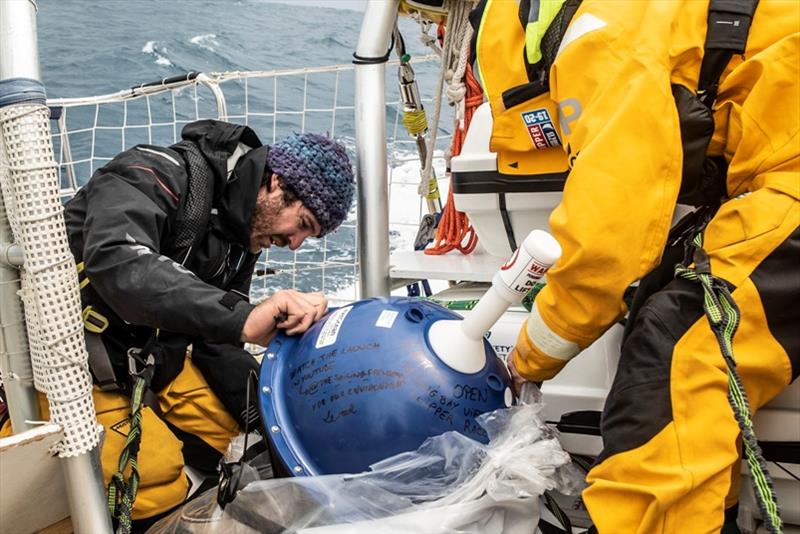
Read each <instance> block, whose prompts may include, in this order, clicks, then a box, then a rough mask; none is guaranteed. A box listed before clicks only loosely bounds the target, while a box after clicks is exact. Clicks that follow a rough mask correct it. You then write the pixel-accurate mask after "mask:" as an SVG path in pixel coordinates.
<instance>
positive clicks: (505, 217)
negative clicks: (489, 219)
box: [497, 193, 517, 253]
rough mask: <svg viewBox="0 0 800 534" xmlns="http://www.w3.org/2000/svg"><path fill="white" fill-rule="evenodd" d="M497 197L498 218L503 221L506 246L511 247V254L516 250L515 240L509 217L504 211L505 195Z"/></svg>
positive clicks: (501, 194) (505, 210)
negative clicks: (498, 202)
mask: <svg viewBox="0 0 800 534" xmlns="http://www.w3.org/2000/svg"><path fill="white" fill-rule="evenodd" d="M497 197H498V200H499V201H500V218H501V219H503V226H504V227H505V229H506V237H507V238H508V245H509V246H510V247H511V252H512V253H513V252H514V251H515V250H517V240H516V239H514V227H513V226H511V217H509V216H508V210H507V209H506V195H505V193H500V194H498V195H497Z"/></svg>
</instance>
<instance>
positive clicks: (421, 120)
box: [403, 109, 428, 136]
mask: <svg viewBox="0 0 800 534" xmlns="http://www.w3.org/2000/svg"><path fill="white" fill-rule="evenodd" d="M403 126H405V127H406V130H408V133H410V134H411V135H413V136H417V135H422V134H424V133H425V130H427V129H428V119H427V118H426V117H425V110H424V109H421V110H419V111H406V112H404V113H403Z"/></svg>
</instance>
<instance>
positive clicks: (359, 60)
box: [353, 33, 394, 65]
mask: <svg viewBox="0 0 800 534" xmlns="http://www.w3.org/2000/svg"><path fill="white" fill-rule="evenodd" d="M393 48H394V33H392V40H391V42H390V43H389V48H388V49H387V50H386V53H385V54H384V55H382V56H376V57H364V56H359V55H358V54H356V53H355V52H353V58H354V59H353V65H378V64H380V63H386V62H387V61H389V56H390V55H391V54H392V49H393Z"/></svg>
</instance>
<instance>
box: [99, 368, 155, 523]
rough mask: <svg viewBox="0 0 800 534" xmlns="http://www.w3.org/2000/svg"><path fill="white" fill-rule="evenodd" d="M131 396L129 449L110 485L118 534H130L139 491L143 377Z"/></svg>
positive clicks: (110, 504)
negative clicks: (132, 514)
mask: <svg viewBox="0 0 800 534" xmlns="http://www.w3.org/2000/svg"><path fill="white" fill-rule="evenodd" d="M133 379H134V382H133V393H132V394H131V427H130V430H129V431H128V438H127V440H126V441H125V446H124V447H123V449H122V452H120V455H119V462H118V464H117V472H116V473H114V475H113V476H112V477H111V481H110V482H109V483H108V511H109V513H110V514H111V517H113V518H115V519H117V520H118V521H119V526H118V527H117V534H130V532H131V512H133V503H134V501H136V492H137V490H138V489H139V463H138V456H139V445H140V443H141V440H142V399H143V397H144V392H145V389H146V381H145V379H144V378H142V377H141V376H134V377H133ZM128 465H130V470H131V474H130V478H129V479H128V481H127V482H126V481H125V469H126V468H127V467H128Z"/></svg>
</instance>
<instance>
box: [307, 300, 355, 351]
mask: <svg viewBox="0 0 800 534" xmlns="http://www.w3.org/2000/svg"><path fill="white" fill-rule="evenodd" d="M352 309H353V307H352V306H345V307H344V308H339V309H338V310H336V311H335V312H333V313H332V314H331V316H330V317H328V320H327V321H325V324H324V325H322V329H321V330H320V331H319V335H318V336H317V343H316V345H315V346H316V347H317V348H318V349H321V348H322V347H328V346H330V345H333V344H334V343H336V338H338V337H339V330H340V329H341V328H342V324H344V319H345V317H347V314H348V313H350V310H352Z"/></svg>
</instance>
